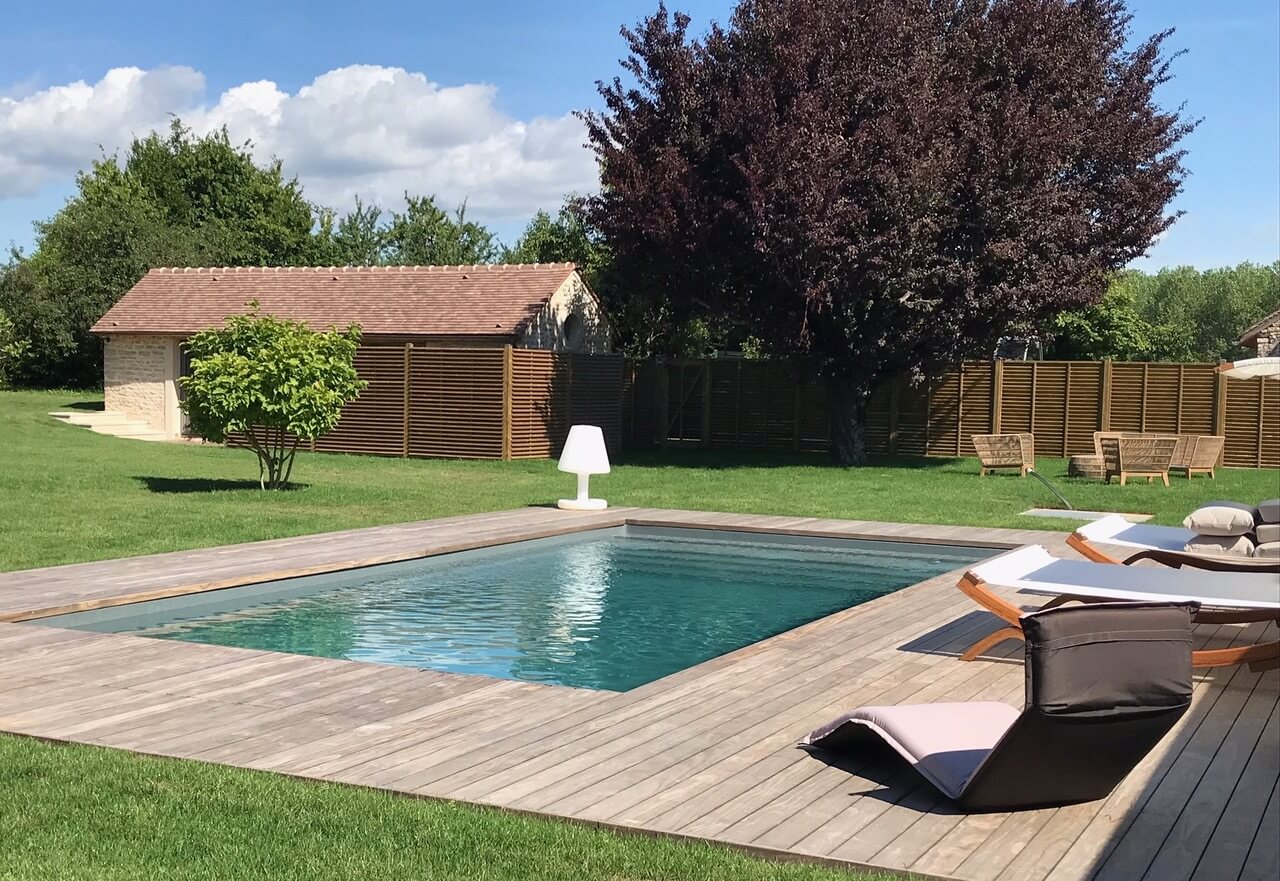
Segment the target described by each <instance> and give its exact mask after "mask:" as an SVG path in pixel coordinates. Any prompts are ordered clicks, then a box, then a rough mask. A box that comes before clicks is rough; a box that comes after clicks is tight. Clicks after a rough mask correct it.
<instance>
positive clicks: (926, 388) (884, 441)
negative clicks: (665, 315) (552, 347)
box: [622, 359, 1280, 467]
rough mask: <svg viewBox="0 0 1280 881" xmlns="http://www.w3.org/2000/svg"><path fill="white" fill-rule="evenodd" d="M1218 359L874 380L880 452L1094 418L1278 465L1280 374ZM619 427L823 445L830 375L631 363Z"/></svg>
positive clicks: (1063, 429)
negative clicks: (1230, 369) (1203, 437)
mask: <svg viewBox="0 0 1280 881" xmlns="http://www.w3.org/2000/svg"><path fill="white" fill-rule="evenodd" d="M1214 367H1215V365H1213V364H1163V363H1145V362H1112V361H994V362H993V361H982V362H972V363H965V364H962V365H960V366H959V367H957V368H955V369H953V370H949V371H947V372H946V373H944V374H942V375H941V376H939V377H937V378H935V379H933V380H931V381H929V382H926V383H922V384H920V385H911V384H909V383H907V382H905V381H903V380H901V379H899V380H893V381H890V382H886V383H885V384H884V385H882V386H881V387H880V388H879V389H877V390H876V392H875V394H874V395H873V397H872V400H871V403H870V407H869V410H868V424H867V441H868V445H869V447H870V449H871V451H872V452H874V453H901V454H907V455H928V456H972V455H974V449H973V444H972V442H971V441H970V437H972V436H973V435H975V434H986V433H990V432H1018V431H1029V432H1032V433H1033V434H1035V436H1036V452H1037V453H1039V454H1040V455H1045V456H1069V455H1075V454H1079V453H1088V452H1091V451H1092V449H1093V432H1095V431H1147V432H1170V433H1198V434H1220V435H1224V436H1225V437H1226V439H1227V440H1226V448H1225V450H1224V453H1223V461H1224V464H1225V465H1229V466H1240V467H1264V466H1266V467H1280V383H1278V382H1274V381H1271V380H1263V379H1254V380H1237V379H1227V378H1226V377H1224V376H1222V375H1221V374H1219V373H1218V372H1217V371H1216V370H1215V369H1214ZM625 388H626V394H625V402H624V412H623V415H622V428H623V434H624V441H625V442H626V443H628V444H631V445H635V446H650V445H653V444H669V443H697V444H700V445H704V446H713V447H753V448H777V449H793V450H826V449H828V448H829V445H830V436H831V428H830V421H829V416H828V412H827V402H826V398H825V395H824V393H823V390H822V388H821V387H820V386H817V385H814V384H811V383H807V382H805V381H803V379H801V378H800V377H798V376H797V374H796V372H795V371H794V370H793V369H792V368H791V367H789V366H788V365H786V364H784V363H780V362H769V361H747V360H741V359H709V360H702V361H677V362H672V363H668V364H654V363H644V364H635V365H631V366H629V367H628V372H627V377H626V382H625Z"/></svg>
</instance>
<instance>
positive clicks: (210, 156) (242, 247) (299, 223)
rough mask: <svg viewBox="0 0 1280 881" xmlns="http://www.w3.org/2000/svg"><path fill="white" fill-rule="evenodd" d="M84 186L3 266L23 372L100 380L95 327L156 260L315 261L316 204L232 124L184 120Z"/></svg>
mask: <svg viewBox="0 0 1280 881" xmlns="http://www.w3.org/2000/svg"><path fill="white" fill-rule="evenodd" d="M76 186H77V190H78V192H77V193H76V195H75V196H73V197H72V198H71V199H70V200H68V202H67V204H66V205H65V206H64V207H63V208H62V209H61V210H60V211H59V212H58V213H57V214H55V215H54V216H53V217H52V218H51V219H50V220H48V221H46V222H43V223H37V224H36V247H35V251H34V252H33V253H32V254H31V255H30V256H29V257H25V256H23V255H21V254H13V255H12V256H11V258H10V260H9V263H8V264H7V265H6V266H5V267H4V270H3V271H2V272H0V308H2V309H4V310H5V312H6V313H8V315H9V317H10V318H11V319H12V321H13V323H14V325H15V326H16V327H17V328H18V330H19V332H20V333H21V334H22V335H23V336H24V337H26V338H27V339H29V340H30V343H31V353H30V357H29V358H28V359H27V366H26V369H25V370H24V374H25V376H24V378H25V379H26V380H28V381H30V382H35V383H41V384H49V385H53V384H60V385H74V386H88V385H96V384H97V383H98V382H100V381H101V376H102V372H101V371H102V365H101V359H102V349H101V344H100V342H99V340H97V339H96V338H94V337H93V336H92V335H90V334H89V327H90V326H92V325H93V323H94V322H95V321H97V320H98V318H100V317H101V316H102V314H103V313H104V312H106V310H107V309H109V308H110V307H111V306H112V305H114V304H115V302H116V301H117V300H118V299H119V298H120V297H121V296H122V295H123V294H124V292H125V291H127V290H128V289H129V288H131V287H132V286H133V285H134V284H136V283H137V281H138V279H140V278H141V277H142V276H143V275H144V274H145V273H146V272H147V270H148V269H151V268H152V267H155V266H211V265H217V266H237V265H291V264H295V263H310V262H312V259H313V258H312V254H313V253H314V248H315V240H314V237H313V235H312V225H313V217H312V209H311V207H310V205H308V204H307V202H306V200H305V199H303V197H302V191H301V188H300V187H299V185H298V184H297V182H296V181H292V180H285V179H284V177H283V173H282V171H281V167H280V164H279V162H273V163H271V164H269V165H267V166H265V167H260V166H258V165H257V164H255V163H254V161H253V157H252V156H251V155H250V153H249V149H248V146H247V145H245V146H238V147H237V146H233V145H232V144H231V143H230V140H229V138H228V136H227V133H226V131H219V132H214V133H212V134H209V135H205V136H202V137H196V136H194V135H193V134H192V133H191V132H190V130H188V129H186V128H184V127H183V126H182V124H181V123H180V122H177V121H175V122H174V123H173V126H172V128H171V129H170V131H169V133H168V135H165V136H162V135H159V134H155V133H153V134H150V135H148V136H147V137H145V138H141V139H135V140H134V141H133V143H132V145H131V147H130V148H129V151H128V153H127V154H126V156H125V157H124V158H123V159H121V158H120V157H118V156H109V157H106V158H103V159H102V160H100V161H98V162H95V163H93V166H92V168H90V169H89V170H88V171H86V172H82V173H81V174H79V175H78V176H77V178H76Z"/></svg>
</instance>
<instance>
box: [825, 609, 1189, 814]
mask: <svg viewBox="0 0 1280 881" xmlns="http://www.w3.org/2000/svg"><path fill="white" fill-rule="evenodd" d="M1194 608H1195V606H1194V604H1192V603H1185V604H1172V605H1170V604H1155V603H1112V604H1108V605H1105V606H1086V607H1080V608H1067V609H1053V610H1050V611H1044V612H1034V613H1032V614H1030V615H1027V616H1025V617H1024V618H1023V619H1022V628H1023V629H1024V630H1025V632H1026V634H1027V646H1026V668H1027V696H1026V709H1024V710H1022V712H1018V711H1017V710H1015V709H1014V708H1013V707H1011V706H1009V705H1008V704H1004V703H996V702H991V701H975V702H971V703H937V704H914V705H906V706H896V707H895V706H885V707H862V708H860V709H857V710H854V711H853V712H852V713H849V714H847V715H844V716H841V717H840V718H839V719H836V720H835V721H833V722H831V723H830V724H827V725H824V726H823V727H821V728H819V729H817V730H816V731H814V732H813V733H812V734H810V735H809V736H808V737H806V738H805V739H804V740H803V741H801V745H802V746H804V747H806V748H808V749H810V750H831V751H844V750H847V749H849V748H850V747H854V748H856V747H857V746H858V745H859V744H860V743H863V742H865V740H866V739H867V738H869V737H879V738H880V739H882V740H884V741H885V742H886V743H888V744H889V746H890V747H892V748H893V749H894V750H895V751H896V752H898V753H899V754H900V755H901V756H902V757H903V758H904V759H906V760H907V761H908V762H910V763H911V764H912V766H914V767H915V769H916V770H917V771H919V772H920V774H921V775H922V776H923V777H924V778H925V779H926V780H928V781H929V782H930V783H932V784H933V785H934V786H936V787H937V788H938V789H939V790H941V791H942V792H943V793H945V794H946V795H947V796H948V797H950V798H952V799H954V800H955V801H956V802H958V803H959V804H960V805H961V807H964V808H966V809H969V810H974V811H1006V810H1018V809H1024V808H1037V807H1050V806H1055V805H1063V804H1071V803H1075V802H1084V801H1094V800H1096V799H1100V798H1106V797H1107V796H1108V795H1109V794H1110V793H1111V790H1113V789H1114V788H1115V786H1116V784H1118V783H1119V782H1120V781H1121V780H1123V779H1124V778H1125V776H1126V775H1127V774H1128V773H1129V772H1130V771H1131V770H1133V767H1134V766H1135V765H1136V764H1138V762H1139V761H1141V760H1142V757H1143V756H1145V755H1146V754H1147V753H1148V752H1150V751H1151V749H1152V747H1154V746H1155V745H1156V744H1157V743H1159V742H1160V740H1161V738H1163V737H1164V736H1165V734H1166V733H1168V731H1169V729H1170V728H1172V727H1173V725H1174V723H1176V722H1177V721H1178V719H1179V718H1181V717H1182V714H1183V713H1185V712H1186V710H1187V707H1188V706H1189V705H1190V703H1191V615H1192V611H1193V610H1194Z"/></svg>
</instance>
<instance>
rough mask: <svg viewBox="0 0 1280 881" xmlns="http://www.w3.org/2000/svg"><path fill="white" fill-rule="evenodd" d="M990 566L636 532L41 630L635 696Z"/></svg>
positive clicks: (241, 590) (915, 549)
mask: <svg viewBox="0 0 1280 881" xmlns="http://www.w3.org/2000/svg"><path fill="white" fill-rule="evenodd" d="M992 553H995V551H992V550H990V549H986V548H974V547H955V546H948V545H927V544H916V543H908V542H897V541H862V540H854V539H821V538H802V537H794V536H782V535H774V534H757V533H738V532H726V531H712V530H701V529H682V528H672V527H640V526H625V527H616V528H610V529H599V530H592V531H590V532H583V533H577V534H574V535H568V536H558V537H556V538H548V539H536V540H532V541H523V542H516V543H512V544H506V545H499V546H496V547H491V548H483V549H480V550H472V551H463V552H460V553H454V554H446V555H441V556H436V557H428V558H425V559H421V560H413V561H409V562H404V563H393V564H388V565H382V566H373V567H368V568H364V569H356V570H348V571H345V572H338V573H331V574H327V575H316V576H308V577H303V578H295V579H290V580H287V581H276V582H266V583H263V584H255V585H249V586H246V587H237V588H229V589H225V590H218V591H211V592H208V593H202V594H192V595H188V596H183V597H173V598H169V599H162V600H153V601H150V602H144V603H136V604H132V605H127V606H116V607H113V608H108V609H100V610H95V611H91V612H77V613H74V614H69V615H60V616H57V617H53V618H45V619H42V620H41V621H40V622H38V623H42V624H49V625H53V626H58V627H70V628H76V629H84V630H95V631H102V632H111V633H132V634H135V635H139V636H149V637H156V638H160V639H176V640H185V641H188V642H202V643H213V644H217V645H228V646H240V647H244V648H253V649H262V650H268V651H279V652H291V653H294V654H302V655H316V656H320V657H328V658H346V659H350V660H357V661H372V662H376V663H383V664H395V665H400V666H407V667H418V668H423V669H430V670H445V671H450V672H455V673H473V674H480V675H484V676H493V677H499V678H503V679H519V680H525V681H529V682H541V683H548V684H555V685H567V686H574V687H579V688H594V689H607V690H612V691H626V690H628V689H631V688H635V687H637V686H639V685H643V684H645V683H647V682H652V681H653V680H655V679H660V678H662V677H663V676H667V675H669V674H671V673H674V672H677V671H679V670H683V669H685V668H687V667H691V666H694V665H695V664H699V663H701V662H703V661H706V660H709V659H711V658H714V657H717V656H719V655H722V654H725V653H727V652H730V651H733V650H735V649H738V648H741V647H743V646H746V645H750V644H752V643H754V642H759V641H760V640H762V639H766V638H768V637H770V636H774V635H776V634H778V633H782V632H784V631H787V630H791V629H792V628H795V627H798V626H800V625H801V624H806V623H808V622H810V621H814V620H816V619H818V618H822V617H825V616H827V615H830V614H831V613H833V612H837V611H839V610H841V609H847V608H849V607H851V606H856V605H859V604H860V603H865V602H867V601H869V600H872V599H875V598H876V597H880V596H884V595H885V594H887V593H891V592H893V591H895V590H898V589H900V588H903V587H906V586H907V585H910V584H915V583H916V582H919V581H923V580H924V579H926V578H930V577H932V576H934V575H938V574H941V573H943V572H946V571H949V570H951V569H955V568H958V567H961V566H964V565H966V564H968V563H972V562H975V561H977V560H979V559H982V558H984V557H987V556H990V555H991V554H992Z"/></svg>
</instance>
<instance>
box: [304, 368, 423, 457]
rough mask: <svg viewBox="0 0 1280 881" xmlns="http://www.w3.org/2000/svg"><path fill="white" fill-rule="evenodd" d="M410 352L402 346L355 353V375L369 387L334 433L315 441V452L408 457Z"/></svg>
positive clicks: (349, 407)
mask: <svg viewBox="0 0 1280 881" xmlns="http://www.w3.org/2000/svg"><path fill="white" fill-rule="evenodd" d="M407 351H408V347H400V346H377V347H375V346H362V347H361V348H360V349H358V350H357V351H356V358H355V367H356V372H357V373H359V374H360V378H361V379H363V380H364V381H365V382H367V383H368V385H367V386H366V387H365V389H364V390H363V391H362V392H360V394H359V395H358V396H357V397H356V399H355V400H354V401H351V402H349V403H348V404H347V405H346V406H344V407H343V408H342V418H341V419H339V420H338V424H337V426H336V427H335V428H334V429H333V431H331V432H329V433H328V434H326V435H323V436H321V437H318V438H316V442H315V449H317V450H320V451H323V452H326V453H372V454H375V455H379V456H403V455H405V453H406V450H405V412H406V411H405V406H406V403H407V399H406V396H405V391H406V387H405V380H406V378H407V376H408V372H407V371H406V370H405V365H406V363H407V362H406V359H407V357H408V355H407Z"/></svg>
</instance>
